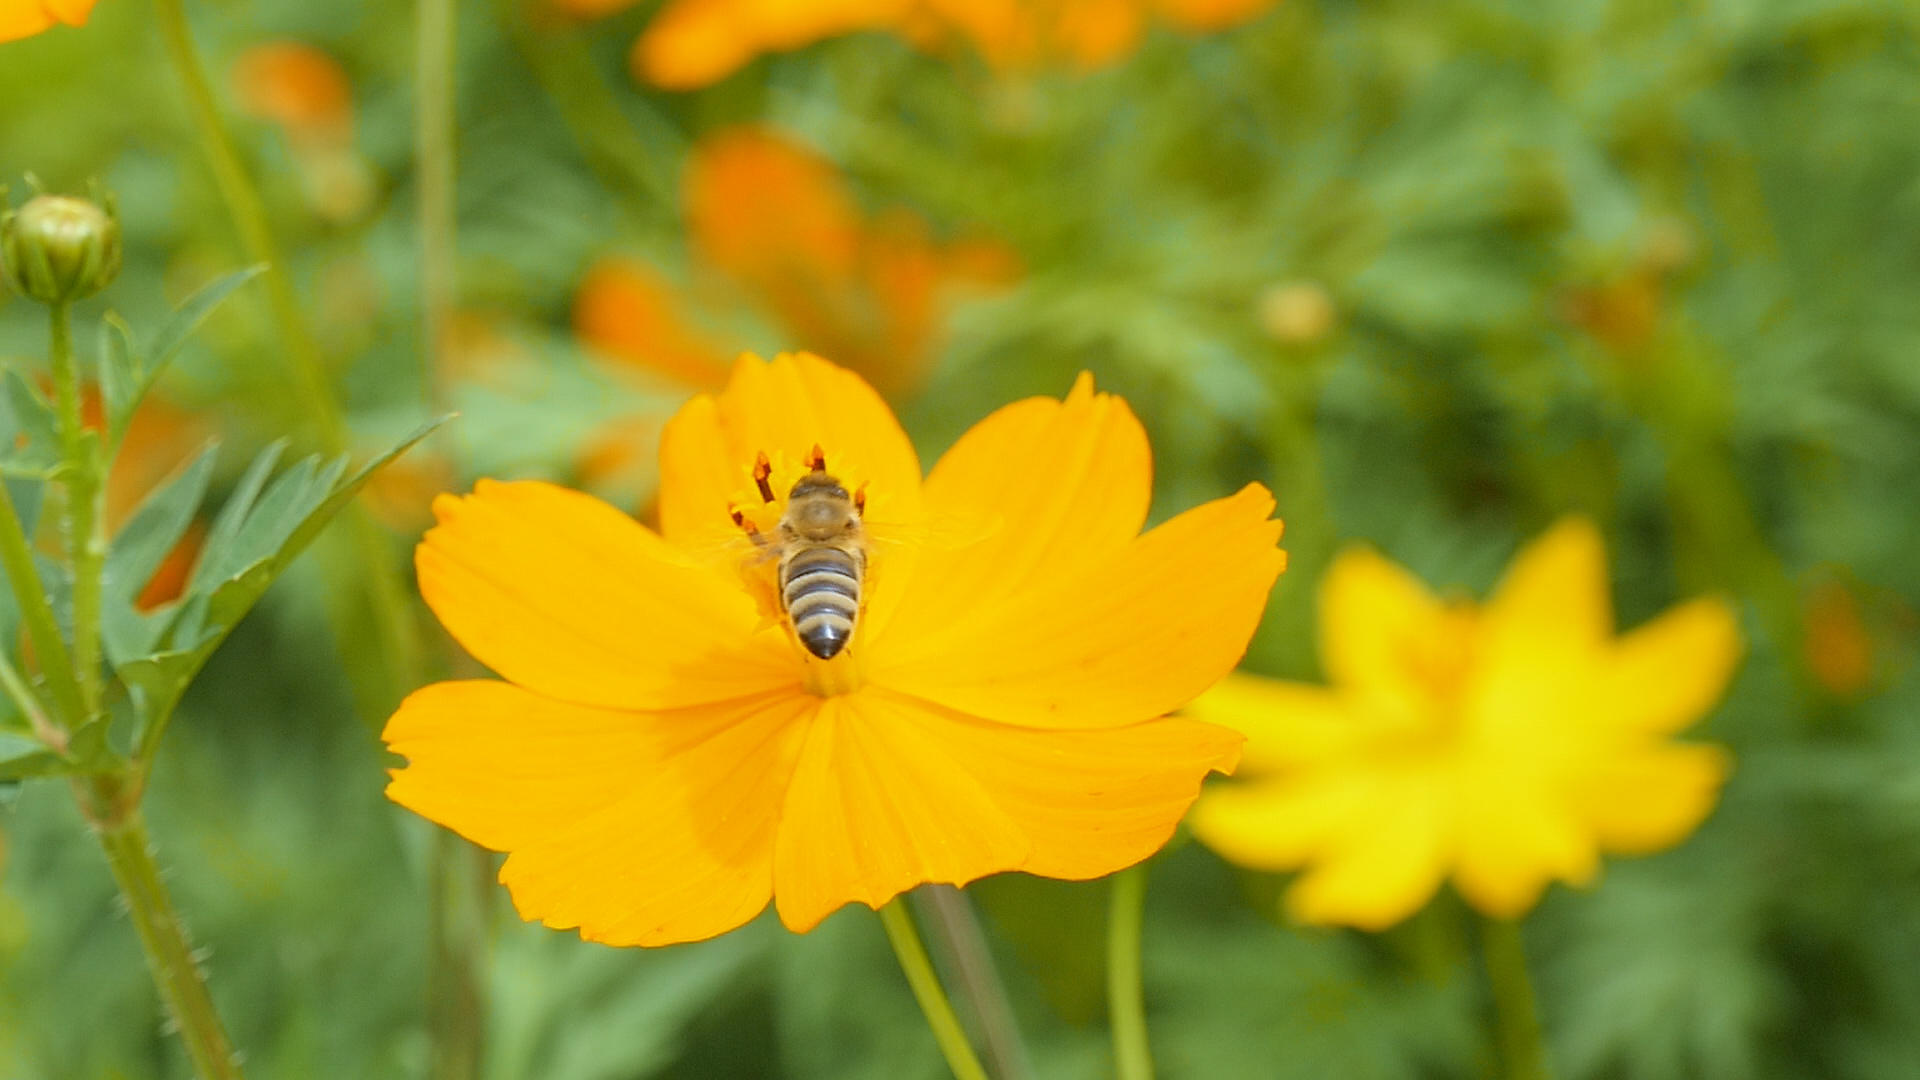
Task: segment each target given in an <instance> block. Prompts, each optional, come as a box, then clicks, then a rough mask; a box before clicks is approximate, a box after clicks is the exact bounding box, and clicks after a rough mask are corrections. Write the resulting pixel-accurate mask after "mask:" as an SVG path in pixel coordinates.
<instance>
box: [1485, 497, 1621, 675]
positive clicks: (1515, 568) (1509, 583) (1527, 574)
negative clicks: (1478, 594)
mask: <svg viewBox="0 0 1920 1080" xmlns="http://www.w3.org/2000/svg"><path fill="white" fill-rule="evenodd" d="M1486 623H1487V627H1488V631H1489V633H1490V634H1492V635H1493V637H1494V639H1495V641H1496V645H1495V647H1498V643H1499V641H1501V640H1502V639H1504V640H1507V641H1510V642H1511V643H1512V644H1513V645H1514V646H1516V647H1522V648H1526V649H1529V650H1535V651H1537V650H1540V649H1543V648H1544V649H1553V650H1556V651H1559V650H1566V652H1565V653H1561V655H1567V654H1572V653H1577V652H1580V651H1590V650H1592V649H1594V648H1597V647H1598V646H1599V645H1600V644H1601V643H1602V642H1604V641H1606V640H1607V638H1608V637H1609V636H1611V635H1612V633H1613V601H1612V598H1611V597H1610V596H1609V595H1608V591H1607V549H1606V543H1605V541H1603V540H1602V539H1601V537H1600V530H1599V529H1597V528H1595V527H1594V524H1593V522H1591V521H1588V520H1587V519H1585V518H1579V517H1569V518H1564V519H1562V520H1561V521H1559V522H1557V523H1555V524H1554V526H1553V527H1552V528H1550V529H1548V530H1547V531H1546V532H1544V533H1542V534H1541V535H1540V536H1539V537H1538V538H1537V539H1535V540H1534V541H1533V542H1532V543H1530V544H1528V545H1527V546H1526V547H1524V548H1521V549H1520V552H1519V553H1518V554H1517V555H1515V556H1514V558H1513V563H1512V565H1510V566H1509V567H1508V568H1507V573H1506V576H1505V577H1503V578H1502V579H1501V581H1500V584H1499V586H1498V587H1497V588H1495V589H1494V593H1493V596H1492V598H1491V599H1489V600H1488V601H1487V607H1486Z"/></svg>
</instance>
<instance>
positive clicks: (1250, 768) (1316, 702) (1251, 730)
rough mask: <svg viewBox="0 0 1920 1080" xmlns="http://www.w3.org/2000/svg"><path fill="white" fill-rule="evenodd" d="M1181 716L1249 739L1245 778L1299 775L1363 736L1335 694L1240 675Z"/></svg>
mask: <svg viewBox="0 0 1920 1080" xmlns="http://www.w3.org/2000/svg"><path fill="white" fill-rule="evenodd" d="M1181 713H1182V714H1183V715H1185V716H1186V717H1187V718H1188V719H1191V720H1201V721H1205V722H1206V723H1210V724H1220V725H1223V726H1225V727H1229V728H1232V729H1233V730H1235V731H1238V732H1240V733H1241V734H1242V735H1245V736H1246V737H1247V746H1246V751H1245V753H1244V754H1243V755H1242V756H1241V759H1240V770H1239V774H1238V775H1240V776H1241V777H1243V778H1245V777H1250V776H1258V775H1260V774H1262V773H1269V772H1282V771H1286V770H1290V769H1295V768H1298V767H1301V766H1304V765H1308V764H1311V763H1313V762H1316V761H1321V760H1324V759H1325V758H1328V757H1330V756H1332V755H1335V754H1339V753H1342V752H1344V751H1347V750H1349V749H1351V748H1352V747H1353V745H1354V742H1355V740H1356V738H1358V737H1359V736H1360V735H1361V734H1362V733H1363V732H1362V729H1361V728H1360V726H1359V725H1358V724H1357V723H1356V722H1355V721H1354V719H1353V717H1352V716H1350V715H1349V714H1348V711H1347V707H1346V705H1345V704H1344V703H1343V702H1342V701H1341V700H1340V698H1339V696H1338V695H1336V694H1335V693H1334V692H1333V691H1331V690H1328V689H1326V688H1325V687H1321V686H1309V685H1307V684H1305V683H1295V682H1283V681H1281V680H1279V679H1263V678H1261V677H1260V676H1258V675H1248V674H1245V673H1243V672H1235V673H1234V674H1232V675H1229V676H1227V677H1226V678H1225V679H1222V680H1221V681H1220V683H1219V684H1218V685H1217V686H1215V687H1214V688H1213V689H1211V690H1208V691H1207V692H1206V693H1204V694H1201V695H1200V696H1199V697H1197V698H1195V699H1194V701H1193V704H1191V705H1188V706H1187V707H1186V708H1185V709H1182V710H1181Z"/></svg>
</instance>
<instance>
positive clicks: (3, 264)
mask: <svg viewBox="0 0 1920 1080" xmlns="http://www.w3.org/2000/svg"><path fill="white" fill-rule="evenodd" d="M0 272H4V274H5V276H6V279H7V284H8V285H11V286H12V287H13V289H14V291H16V292H18V293H20V294H21V295H22V296H26V297H29V298H31V299H34V300H38V301H40V302H41V303H43V304H64V303H69V302H71V301H74V300H80V299H84V298H86V297H89V296H92V295H93V294H94V293H97V292H99V291H100V290H101V289H104V288H106V287H107V285H108V284H109V283H110V282H112V281H113V279H114V278H115V277H116V276H117V275H118V274H119V273H120V219H119V217H118V215H116V214H115V213H114V211H113V204H112V202H111V201H109V202H108V204H107V208H106V209H104V210H103V209H101V208H100V205H99V204H98V203H94V202H90V201H88V200H86V199H75V198H70V197H68V196H65V195H36V196H34V197H33V198H31V199H28V200H27V203H26V205H24V206H22V207H21V208H20V209H18V210H9V211H7V212H6V213H5V214H4V215H0Z"/></svg>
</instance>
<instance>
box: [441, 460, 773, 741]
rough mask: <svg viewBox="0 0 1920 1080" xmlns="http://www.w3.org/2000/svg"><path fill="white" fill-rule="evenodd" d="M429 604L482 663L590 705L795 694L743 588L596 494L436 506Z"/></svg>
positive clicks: (537, 486) (659, 705)
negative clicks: (782, 689) (783, 690)
mask: <svg viewBox="0 0 1920 1080" xmlns="http://www.w3.org/2000/svg"><path fill="white" fill-rule="evenodd" d="M434 513H435V515H436V516H437V517H438V518H439V520H440V524H439V525H438V526H436V527H435V528H433V529H431V530H429V531H428V532H427V535H426V537H425V538H424V539H422V540H421V542H420V547H419V549H418V551H417V552H416V554H415V564H416V566H417V567H418V569H419V575H420V592H421V594H422V595H423V596H424V597H425V598H426V601H427V604H428V605H429V606H430V607H432V608H433V611H434V614H435V615H437V616H439V618H440V622H441V623H442V624H443V625H444V626H445V627H446V628H447V631H448V632H449V633H451V634H452V635H453V636H454V638H455V639H456V640H458V641H459V642H460V644H461V645H462V646H464V647H465V648H466V650H467V651H468V652H470V653H472V654H473V656H474V657H475V658H476V659H478V660H479V661H480V662H481V663H483V664H486V665H487V666H488V667H490V668H492V669H493V670H495V671H497V672H499V673H500V674H501V675H503V676H505V677H506V678H508V679H510V680H512V681H513V682H516V683H519V684H520V685H522V686H525V687H527V688H529V689H532V690H535V691H538V692H540V693H542V694H546V695H548V696H550V697H555V698H559V699H561V700H563V701H571V702H575V703H578V704H582V705H601V706H607V707H611V708H637V709H665V708H677V707H680V706H685V705H695V704H700V703H704V702H712V701H721V700H726V699H731V698H742V697H747V696H749V695H753V694H759V693H764V692H766V691H768V690H773V689H776V688H779V687H783V686H792V685H796V684H797V683H798V681H799V678H800V669H799V666H798V665H797V664H795V663H794V661H793V657H792V653H791V650H790V649H788V648H787V647H786V643H785V641H784V640H782V639H781V638H780V637H779V636H778V635H777V634H774V633H756V632H755V631H756V628H757V627H758V626H759V615H758V613H757V611H756V610H755V608H754V605H753V601H752V599H751V598H750V597H749V596H748V594H747V593H746V591H745V590H744V589H742V588H740V586H739V585H738V583H737V582H735V581H732V580H729V579H728V578H726V577H724V576H722V575H720V574H717V573H713V572H711V571H709V570H706V569H703V568H701V567H699V566H696V565H692V564H689V563H688V562H687V561H686V560H685V559H682V558H680V557H679V556H678V555H677V553H676V552H675V551H674V549H672V548H671V547H669V546H668V545H666V544H665V543H663V542H662V541H661V540H660V538H659V537H657V536H655V535H653V534H652V533H651V532H648V531H647V530H646V529H645V528H643V527H642V526H641V525H639V524H638V523H636V522H634V521H633V520H632V519H631V518H629V517H627V516H626V515H625V514H622V513H620V512H619V511H618V510H615V509H614V508H613V507H611V506H608V505H607V504H606V503H603V502H601V501H600V500H598V499H595V498H593V497H591V496H588V495H583V494H580V493H579V492H575V491H569V490H567V489H565V488H560V487H555V486H553V485H551V484H543V483H537V482H531V481H526V482H519V483H497V482H494V481H490V480H482V481H480V483H479V484H478V485H476V487H475V488H474V492H473V494H472V495H468V496H464V497H457V496H451V495H446V496H441V497H440V498H439V499H437V500H435V502H434Z"/></svg>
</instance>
